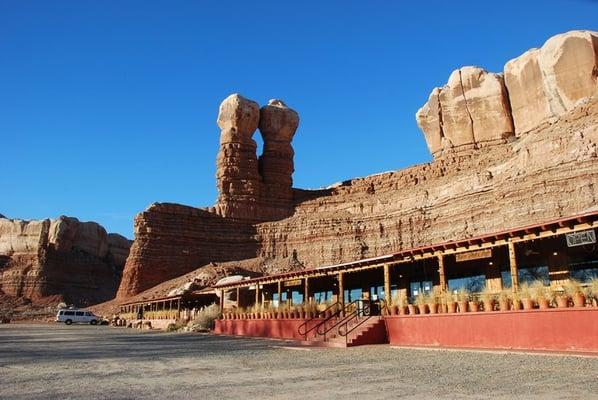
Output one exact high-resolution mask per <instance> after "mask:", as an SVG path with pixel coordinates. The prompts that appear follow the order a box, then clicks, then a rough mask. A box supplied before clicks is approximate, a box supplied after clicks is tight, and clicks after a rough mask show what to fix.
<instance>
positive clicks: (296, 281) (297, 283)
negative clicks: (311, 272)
mask: <svg viewBox="0 0 598 400" xmlns="http://www.w3.org/2000/svg"><path fill="white" fill-rule="evenodd" d="M300 285H301V279H293V280H292V281H285V283H284V286H285V287H289V286H300Z"/></svg>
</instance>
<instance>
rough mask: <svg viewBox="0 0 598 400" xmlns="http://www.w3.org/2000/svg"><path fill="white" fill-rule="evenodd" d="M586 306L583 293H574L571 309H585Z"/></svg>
mask: <svg viewBox="0 0 598 400" xmlns="http://www.w3.org/2000/svg"><path fill="white" fill-rule="evenodd" d="M585 306H586V296H584V295H583V293H575V294H574V295H573V307H585Z"/></svg>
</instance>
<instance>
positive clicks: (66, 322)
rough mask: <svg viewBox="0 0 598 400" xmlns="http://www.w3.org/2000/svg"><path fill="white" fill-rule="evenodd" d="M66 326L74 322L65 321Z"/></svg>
mask: <svg viewBox="0 0 598 400" xmlns="http://www.w3.org/2000/svg"><path fill="white" fill-rule="evenodd" d="M64 323H65V324H67V325H70V324H72V323H73V321H71V320H70V319H67V320H66V321H64Z"/></svg>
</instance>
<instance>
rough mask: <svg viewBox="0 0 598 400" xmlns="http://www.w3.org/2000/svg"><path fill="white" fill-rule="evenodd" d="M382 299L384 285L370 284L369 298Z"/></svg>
mask: <svg viewBox="0 0 598 400" xmlns="http://www.w3.org/2000/svg"><path fill="white" fill-rule="evenodd" d="M380 299H384V286H372V287H371V288H370V300H380Z"/></svg>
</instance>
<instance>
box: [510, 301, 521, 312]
mask: <svg viewBox="0 0 598 400" xmlns="http://www.w3.org/2000/svg"><path fill="white" fill-rule="evenodd" d="M511 310H513V311H519V310H521V302H520V301H519V300H513V303H512V306H511Z"/></svg>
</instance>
